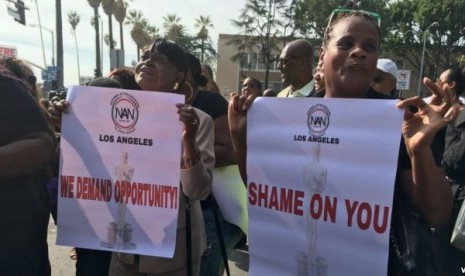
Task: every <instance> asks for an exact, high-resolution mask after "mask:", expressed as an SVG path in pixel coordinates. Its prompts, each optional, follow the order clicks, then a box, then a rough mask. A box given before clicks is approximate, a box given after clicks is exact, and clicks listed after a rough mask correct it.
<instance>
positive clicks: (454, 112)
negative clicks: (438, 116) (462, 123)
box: [444, 108, 456, 121]
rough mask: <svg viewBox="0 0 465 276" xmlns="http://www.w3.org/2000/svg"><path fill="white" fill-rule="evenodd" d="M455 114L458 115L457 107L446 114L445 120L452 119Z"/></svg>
mask: <svg viewBox="0 0 465 276" xmlns="http://www.w3.org/2000/svg"><path fill="white" fill-rule="evenodd" d="M455 115H456V110H455V108H450V109H449V110H448V111H447V113H446V115H444V120H447V121H452V120H453V119H454V118H455Z"/></svg>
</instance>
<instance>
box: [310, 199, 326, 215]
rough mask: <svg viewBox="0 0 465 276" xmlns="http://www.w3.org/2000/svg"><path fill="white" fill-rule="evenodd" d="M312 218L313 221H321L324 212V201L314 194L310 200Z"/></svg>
mask: <svg viewBox="0 0 465 276" xmlns="http://www.w3.org/2000/svg"><path fill="white" fill-rule="evenodd" d="M309 208H310V216H311V217H312V218H313V219H319V218H320V217H321V213H322V212H323V199H322V198H321V195H320V194H313V195H312V197H311V198H310V206H309Z"/></svg>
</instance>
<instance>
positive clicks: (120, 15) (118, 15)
mask: <svg viewBox="0 0 465 276" xmlns="http://www.w3.org/2000/svg"><path fill="white" fill-rule="evenodd" d="M127 7H128V4H127V3H126V2H124V1H123V0H116V2H115V7H114V11H113V15H114V16H115V19H116V21H118V23H119V39H120V45H121V50H124V41H123V22H124V19H126V10H127Z"/></svg>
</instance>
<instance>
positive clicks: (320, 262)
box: [296, 144, 328, 276]
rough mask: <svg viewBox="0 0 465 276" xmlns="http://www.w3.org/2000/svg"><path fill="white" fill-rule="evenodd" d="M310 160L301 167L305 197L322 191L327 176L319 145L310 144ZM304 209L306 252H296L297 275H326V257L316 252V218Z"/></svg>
mask: <svg viewBox="0 0 465 276" xmlns="http://www.w3.org/2000/svg"><path fill="white" fill-rule="evenodd" d="M311 153H312V154H311V155H312V160H311V161H310V162H309V163H308V164H307V165H305V167H304V169H303V180H304V184H305V189H306V192H307V193H308V194H309V196H308V197H307V198H310V197H311V195H313V194H316V193H318V194H319V193H322V192H323V191H324V190H325V186H326V181H327V177H328V170H327V169H326V167H325V166H324V164H322V162H321V160H320V156H321V145H320V144H315V145H312V149H311ZM308 206H310V205H308ZM305 209H306V210H308V211H306V214H305V217H306V233H307V244H306V249H307V250H306V252H302V251H300V252H298V253H297V256H296V258H297V275H299V276H326V275H327V270H328V264H327V263H326V259H325V258H324V257H322V256H320V255H318V254H317V252H316V242H317V220H315V219H313V218H312V217H311V215H310V208H305Z"/></svg>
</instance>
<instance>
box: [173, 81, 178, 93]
mask: <svg viewBox="0 0 465 276" xmlns="http://www.w3.org/2000/svg"><path fill="white" fill-rule="evenodd" d="M173 90H174V91H178V90H179V83H178V82H176V83H175V84H174V86H173Z"/></svg>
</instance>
